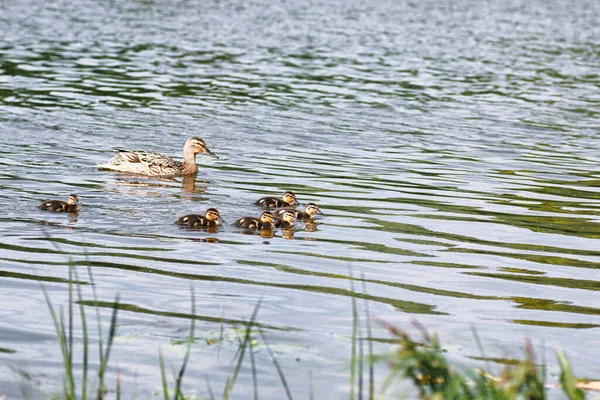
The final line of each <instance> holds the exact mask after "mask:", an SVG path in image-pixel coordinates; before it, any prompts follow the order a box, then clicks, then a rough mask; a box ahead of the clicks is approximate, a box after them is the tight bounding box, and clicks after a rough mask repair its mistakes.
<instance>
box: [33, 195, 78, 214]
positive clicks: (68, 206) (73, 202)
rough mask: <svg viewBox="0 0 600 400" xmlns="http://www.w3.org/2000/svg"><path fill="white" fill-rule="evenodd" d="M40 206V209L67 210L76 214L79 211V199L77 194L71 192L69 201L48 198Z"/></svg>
mask: <svg viewBox="0 0 600 400" xmlns="http://www.w3.org/2000/svg"><path fill="white" fill-rule="evenodd" d="M38 208H39V209H40V210H48V211H54V212H66V213H69V214H75V213H77V212H79V199H78V198H77V195H76V194H70V195H69V197H68V199H67V201H62V200H46V201H44V202H43V203H41V204H40V205H39V206H38Z"/></svg>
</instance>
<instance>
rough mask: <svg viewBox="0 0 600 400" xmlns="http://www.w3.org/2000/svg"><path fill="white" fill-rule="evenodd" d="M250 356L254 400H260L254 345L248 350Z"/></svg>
mask: <svg viewBox="0 0 600 400" xmlns="http://www.w3.org/2000/svg"><path fill="white" fill-rule="evenodd" d="M248 354H249V355H250V367H251V368H252V386H253V388H254V400H258V378H257V376H256V361H255V360H254V350H253V349H252V343H250V347H249V349H248Z"/></svg>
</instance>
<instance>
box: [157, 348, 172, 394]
mask: <svg viewBox="0 0 600 400" xmlns="http://www.w3.org/2000/svg"><path fill="white" fill-rule="evenodd" d="M158 360H159V364H160V380H161V382H162V391H163V399H164V400H169V386H168V385H167V374H166V372H165V360H164V358H163V354H162V350H160V349H159V350H158Z"/></svg>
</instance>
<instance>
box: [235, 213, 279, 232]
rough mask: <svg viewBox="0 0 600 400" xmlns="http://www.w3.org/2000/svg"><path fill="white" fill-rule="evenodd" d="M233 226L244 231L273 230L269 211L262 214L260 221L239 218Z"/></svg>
mask: <svg viewBox="0 0 600 400" xmlns="http://www.w3.org/2000/svg"><path fill="white" fill-rule="evenodd" d="M235 225H236V226H239V227H242V228H246V229H260V230H266V229H273V228H275V222H274V219H273V214H272V213H270V212H269V211H265V212H263V213H262V214H261V216H260V219H259V218H255V217H244V218H240V219H238V220H237V221H235Z"/></svg>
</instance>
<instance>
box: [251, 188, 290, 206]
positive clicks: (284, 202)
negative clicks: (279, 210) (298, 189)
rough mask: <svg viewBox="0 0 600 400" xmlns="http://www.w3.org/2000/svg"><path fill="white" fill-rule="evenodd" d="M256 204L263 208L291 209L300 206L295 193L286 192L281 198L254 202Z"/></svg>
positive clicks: (268, 198) (266, 198)
mask: <svg viewBox="0 0 600 400" xmlns="http://www.w3.org/2000/svg"><path fill="white" fill-rule="evenodd" d="M254 204H256V205H259V206H263V207H289V206H293V205H295V204H298V202H297V201H296V195H295V194H294V193H293V192H289V191H288V192H285V193H284V194H283V196H281V198H280V199H279V198H277V197H263V198H262V199H258V200H256V201H255V202H254Z"/></svg>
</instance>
